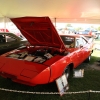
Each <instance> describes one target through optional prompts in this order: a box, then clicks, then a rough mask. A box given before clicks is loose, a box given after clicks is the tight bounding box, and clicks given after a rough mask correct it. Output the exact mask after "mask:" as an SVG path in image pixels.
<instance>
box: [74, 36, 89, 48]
mask: <svg viewBox="0 0 100 100" xmlns="http://www.w3.org/2000/svg"><path fill="white" fill-rule="evenodd" d="M86 44H87V41H86V40H84V39H83V38H78V39H76V47H80V46H84V45H86Z"/></svg>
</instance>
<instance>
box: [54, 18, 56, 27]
mask: <svg viewBox="0 0 100 100" xmlns="http://www.w3.org/2000/svg"><path fill="white" fill-rule="evenodd" d="M54 21H55V27H56V18H54Z"/></svg>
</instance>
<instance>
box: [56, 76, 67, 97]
mask: <svg viewBox="0 0 100 100" xmlns="http://www.w3.org/2000/svg"><path fill="white" fill-rule="evenodd" d="M56 84H57V88H58V91H59V94H60V96H62V95H63V94H64V92H65V91H67V90H68V89H69V85H68V81H67V78H66V75H65V74H64V75H62V76H61V77H59V78H58V79H57V80H56Z"/></svg>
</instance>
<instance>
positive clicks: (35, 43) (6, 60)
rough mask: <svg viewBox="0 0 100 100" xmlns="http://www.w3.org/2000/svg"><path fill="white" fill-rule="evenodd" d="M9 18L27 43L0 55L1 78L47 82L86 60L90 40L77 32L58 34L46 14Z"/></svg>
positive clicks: (90, 49) (38, 82)
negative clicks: (44, 15) (76, 33)
mask: <svg viewBox="0 0 100 100" xmlns="http://www.w3.org/2000/svg"><path fill="white" fill-rule="evenodd" d="M11 20H12V22H13V23H15V25H16V26H17V27H18V28H19V29H20V31H21V33H22V34H23V35H24V36H25V37H26V38H27V40H28V41H29V42H30V45H28V46H27V47H26V48H22V49H16V50H13V51H10V52H8V53H5V54H3V55H1V56H0V75H1V76H2V77H4V78H9V79H11V80H12V81H14V82H18V83H21V84H25V85H30V86H35V85H38V84H47V83H50V82H53V81H55V80H56V79H57V78H59V77H60V76H61V75H63V74H64V73H66V75H67V77H68V75H69V69H72V68H76V67H77V66H78V65H79V64H81V63H82V62H83V61H85V60H86V61H89V60H90V56H91V53H92V52H93V50H92V43H89V42H88V40H87V39H86V38H85V37H83V36H80V35H59V34H58V33H57V31H56V29H55V27H54V26H53V24H52V22H51V20H50V19H49V17H21V18H13V19H11Z"/></svg>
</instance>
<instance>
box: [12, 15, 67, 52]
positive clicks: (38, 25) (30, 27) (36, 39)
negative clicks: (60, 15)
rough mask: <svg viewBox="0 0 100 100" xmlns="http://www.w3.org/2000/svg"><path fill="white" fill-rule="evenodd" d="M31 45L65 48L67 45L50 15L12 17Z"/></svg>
mask: <svg viewBox="0 0 100 100" xmlns="http://www.w3.org/2000/svg"><path fill="white" fill-rule="evenodd" d="M11 21H12V22H13V23H14V24H15V25H16V26H17V27H18V29H19V30H20V31H21V33H22V34H23V35H24V36H25V37H26V38H27V40H28V41H29V42H30V44H31V45H34V46H37V45H38V46H49V47H56V48H59V49H62V50H65V46H64V44H63V42H62V40H61V38H60V36H59V35H58V33H57V31H56V29H55V27H54V26H53V24H52V22H51V20H50V18H49V17H20V18H11Z"/></svg>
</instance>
